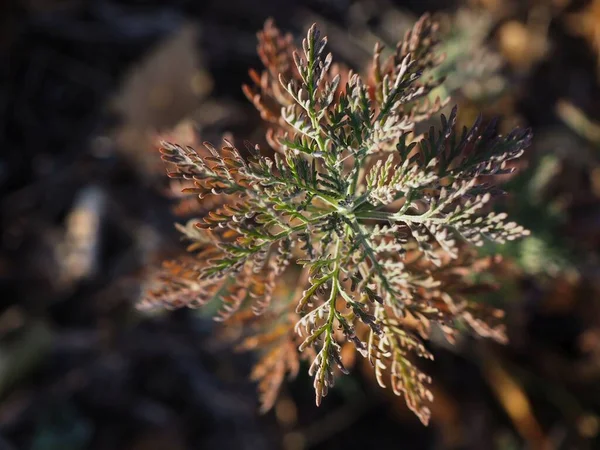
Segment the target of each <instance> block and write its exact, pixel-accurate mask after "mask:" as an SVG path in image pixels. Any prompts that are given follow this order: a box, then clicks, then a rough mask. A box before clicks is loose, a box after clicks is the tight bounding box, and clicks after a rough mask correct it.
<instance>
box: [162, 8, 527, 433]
mask: <svg viewBox="0 0 600 450" xmlns="http://www.w3.org/2000/svg"><path fill="white" fill-rule="evenodd" d="M269 27H272V25H268V27H267V28H266V31H265V32H267V31H268V32H269V33H270V34H269V35H265V34H264V33H265V32H263V35H262V37H263V42H262V44H261V45H262V50H263V52H265V51H266V52H267V53H264V54H263V56H264V58H263V60H264V61H265V63H266V64H270V67H268V68H267V70H266V71H265V73H263V75H258V74H255V75H254V76H253V79H254V81H255V82H256V85H255V86H254V88H249V87H248V88H246V93H247V94H248V96H249V97H250V98H251V99H252V101H253V102H254V103H255V105H257V107H258V108H259V110H261V112H262V114H263V117H265V118H267V119H269V120H270V121H271V122H272V123H277V124H278V128H277V130H276V132H274V133H271V141H272V142H273V143H274V145H275V147H276V152H275V153H274V155H273V153H272V152H270V153H267V152H265V151H264V150H262V149H261V148H259V147H258V146H254V145H250V144H246V149H245V150H244V151H241V150H239V149H238V148H236V146H235V145H233V144H232V143H230V142H225V145H224V146H223V147H222V148H220V149H218V148H215V147H213V146H212V145H211V144H209V143H205V144H204V146H205V147H206V149H203V150H202V152H199V151H197V150H196V149H193V148H190V147H182V146H179V145H177V144H173V143H166V142H165V143H163V147H162V150H161V151H162V153H163V159H164V160H165V161H166V162H167V163H168V164H169V166H170V167H172V168H173V169H174V170H172V171H171V173H170V176H172V177H175V178H183V179H186V180H191V181H193V187H188V188H186V191H187V192H190V193H193V194H195V195H198V196H199V198H205V197H209V196H224V198H226V199H227V201H226V202H223V203H222V204H221V205H219V206H215V207H214V208H212V209H211V210H210V211H209V212H208V213H207V214H206V215H204V216H203V217H201V218H199V219H197V220H195V221H192V222H190V223H189V224H188V225H187V226H185V227H180V228H181V230H182V232H183V233H184V234H185V236H186V237H187V238H188V239H189V240H190V241H191V242H192V243H191V245H190V247H189V250H190V251H191V252H194V253H195V254H194V255H191V256H190V258H189V259H188V260H186V261H185V262H182V263H178V264H175V266H172V267H171V269H170V271H169V272H170V278H169V280H168V282H167V283H166V284H165V285H164V286H162V287H161V288H160V289H158V290H157V291H155V292H154V295H153V300H154V301H156V300H158V301H159V302H162V303H163V304H166V305H167V306H182V305H187V306H198V305H202V304H204V303H206V302H208V301H210V300H214V299H220V300H222V302H223V306H222V307H221V310H220V312H219V314H218V319H219V320H221V321H225V322H227V321H229V322H232V323H238V324H240V323H247V321H248V318H249V317H250V316H253V315H255V316H261V315H262V316H263V317H268V318H269V319H268V320H267V321H266V322H265V321H262V322H260V321H258V322H256V323H258V324H259V326H258V330H257V334H255V335H254V337H249V338H247V339H246V340H245V341H244V343H243V344H242V346H243V347H245V348H259V349H260V348H262V347H268V348H269V349H270V350H269V351H267V352H266V353H264V354H263V359H262V360H261V362H260V363H259V365H258V366H257V367H258V369H256V370H255V373H254V375H255V377H256V378H257V379H262V380H263V381H264V382H261V391H263V394H264V395H265V396H266V397H267V399H266V403H267V405H266V406H267V407H268V406H269V405H270V404H272V401H273V399H274V397H273V394H272V393H273V392H274V391H276V390H277V388H278V386H279V384H280V383H281V382H282V380H283V375H285V373H288V372H290V373H292V374H293V373H295V372H297V370H298V366H297V356H294V357H291V356H290V349H291V348H296V345H297V344H299V345H298V347H297V348H298V351H299V352H300V353H305V354H307V355H308V354H312V356H311V357H309V359H310V360H311V365H310V370H309V371H310V374H311V375H312V376H313V377H314V388H315V392H316V403H317V405H318V404H320V402H321V400H322V398H323V397H324V396H325V395H326V394H327V391H328V389H329V388H330V387H331V386H333V384H334V380H335V377H336V374H337V372H338V371H339V372H342V373H346V372H347V370H346V368H345V366H344V361H343V360H342V356H341V345H342V343H344V342H351V343H352V345H353V346H354V347H355V348H356V350H357V351H358V352H359V353H360V354H361V355H363V356H364V357H365V358H368V359H369V360H370V361H371V362H372V364H373V367H374V370H375V373H376V376H377V380H378V382H379V383H380V384H381V385H382V386H386V385H390V387H391V388H392V390H393V391H394V392H395V393H397V394H399V395H404V396H405V399H406V402H407V405H408V407H409V408H410V409H411V410H413V411H414V412H415V413H416V415H417V416H418V417H419V418H420V419H421V421H422V422H423V423H427V422H428V420H429V415H430V412H429V409H428V407H427V403H428V402H429V401H430V400H431V398H432V395H431V392H430V391H429V389H428V387H427V385H428V383H429V382H430V379H429V377H428V376H427V375H426V374H424V373H423V372H421V371H420V370H419V369H418V367H417V365H416V364H415V363H414V357H415V356H417V357H425V358H431V357H432V355H431V353H430V352H429V351H428V350H427V348H426V346H425V344H424V341H423V340H424V339H425V338H427V336H428V334H429V331H430V329H431V326H432V324H438V325H439V326H440V328H441V330H442V331H443V332H444V333H445V334H446V335H447V336H448V337H452V335H453V333H454V331H455V330H456V327H457V323H458V322H462V323H464V324H466V325H467V326H471V328H472V329H473V330H474V331H475V332H476V333H479V334H482V335H484V336H489V337H493V338H496V339H498V340H502V339H503V335H502V333H501V331H499V330H498V329H497V328H494V327H492V326H487V325H486V323H487V322H486V318H485V317H484V318H478V314H480V313H481V311H482V309H484V308H477V307H473V305H474V304H473V303H472V302H470V301H467V300H465V299H464V296H463V294H462V293H461V294H457V292H458V291H457V290H456V289H455V288H456V286H459V285H465V284H468V283H467V282H466V281H465V280H466V279H467V278H468V276H469V273H470V271H471V270H472V269H473V267H474V266H475V265H476V262H474V260H473V258H471V259H469V258H465V256H464V255H465V254H466V253H468V252H469V251H468V250H467V249H465V245H466V244H472V245H475V246H479V245H482V244H483V243H484V242H485V241H493V242H497V243H503V242H505V241H507V240H513V239H516V238H518V237H520V236H522V235H524V234H527V231H526V230H524V229H523V228H522V227H521V226H519V225H517V224H516V223H514V222H509V221H507V220H506V214H503V213H500V214H498V213H495V212H490V210H489V208H488V206H487V205H488V203H489V202H490V201H491V199H492V197H493V196H494V195H496V194H497V193H498V192H499V189H498V188H497V187H494V185H493V183H492V182H493V179H494V175H498V174H506V173H508V172H510V171H511V170H512V169H511V168H510V161H511V160H514V159H515V158H518V157H519V156H520V155H521V154H522V153H523V149H524V148H525V147H526V146H527V145H528V144H529V141H530V139H531V134H530V132H529V131H528V130H515V131H513V132H511V133H510V134H508V135H506V136H499V135H498V134H497V132H496V126H495V123H489V124H487V125H483V123H482V120H481V119H478V120H477V121H476V122H475V123H474V124H473V126H472V127H471V128H468V129H463V130H457V127H456V120H457V111H456V108H455V109H453V110H452V112H451V113H450V115H449V117H444V116H443V115H442V116H441V124H440V128H439V129H438V130H437V131H436V130H434V129H433V128H432V129H430V131H429V133H427V134H426V136H425V138H424V139H422V140H420V141H419V142H412V140H411V137H412V136H413V135H414V134H413V129H414V127H415V124H416V123H417V122H418V121H420V120H423V119H425V118H429V117H430V116H431V115H432V114H434V113H435V112H437V111H438V110H439V109H440V108H441V107H442V103H441V102H439V101H436V102H433V103H430V102H429V101H428V100H427V96H428V94H429V93H430V92H431V90H432V89H433V88H435V87H436V86H437V85H438V84H439V83H440V82H441V80H435V79H432V78H430V77H426V76H424V73H427V72H428V71H431V69H433V68H434V67H436V65H438V64H439V63H440V62H441V61H440V58H439V57H438V56H437V53H436V52H435V48H436V45H437V44H438V39H437V24H436V23H435V22H434V21H432V20H431V18H430V17H429V16H424V17H423V18H422V19H421V20H419V22H417V24H416V25H415V26H414V27H413V29H412V30H410V31H409V32H408V33H407V34H406V36H405V38H404V40H402V41H401V42H400V43H399V44H398V46H397V48H396V49H395V51H393V52H392V53H391V54H390V56H389V57H388V58H387V59H386V61H385V62H382V59H383V58H382V53H383V48H382V47H381V46H379V45H378V46H376V48H375V52H374V57H373V65H372V68H371V73H370V76H369V77H368V81H366V82H365V81H363V79H362V78H361V77H360V76H358V75H357V74H353V73H351V72H349V71H343V70H339V69H336V70H333V69H332V56H331V54H327V53H326V52H325V47H326V38H324V37H322V36H321V34H320V33H319V31H318V29H317V27H316V26H314V25H313V26H312V27H311V28H310V29H309V30H308V33H307V36H306V38H305V39H304V40H303V43H302V49H301V50H294V49H293V48H292V44H291V42H290V40H289V39H285V38H283V37H281V36H280V35H278V34H277V32H276V31H274V30H273V28H269ZM265 38H268V39H267V40H266V41H265ZM265 42H267V44H268V45H270V47H269V46H267V48H266V50H265V47H264V45H265ZM260 48H261V47H259V49H260ZM265 55H268V57H267V56H265ZM286 58H287V59H286ZM274 67H278V68H280V69H281V70H283V71H284V73H283V74H280V75H279V76H278V79H277V81H276V83H277V85H275V84H274V83H275V79H274V77H275V76H276V74H275V70H274ZM342 80H345V81H343V82H342ZM275 86H276V87H275ZM273 105H279V109H280V113H279V114H277V113H273V112H272V111H274V106H273ZM461 267H462V269H461ZM294 270H296V272H294ZM290 273H292V274H296V275H292V276H290V275H289V274H290ZM290 279H296V280H298V281H297V283H298V284H299V289H298V290H297V295H294V296H292V297H293V298H292V300H293V302H292V303H289V302H287V303H285V302H284V301H283V300H281V302H279V298H278V297H277V296H274V292H275V289H276V288H277V284H278V281H280V280H283V281H282V282H284V283H285V282H288V283H289V280H290ZM462 292H463V293H464V292H465V290H463V291H462ZM282 348H283V349H285V350H284V351H283V352H282V351H281V349H282ZM294 355H296V353H294ZM284 356H285V357H284Z"/></svg>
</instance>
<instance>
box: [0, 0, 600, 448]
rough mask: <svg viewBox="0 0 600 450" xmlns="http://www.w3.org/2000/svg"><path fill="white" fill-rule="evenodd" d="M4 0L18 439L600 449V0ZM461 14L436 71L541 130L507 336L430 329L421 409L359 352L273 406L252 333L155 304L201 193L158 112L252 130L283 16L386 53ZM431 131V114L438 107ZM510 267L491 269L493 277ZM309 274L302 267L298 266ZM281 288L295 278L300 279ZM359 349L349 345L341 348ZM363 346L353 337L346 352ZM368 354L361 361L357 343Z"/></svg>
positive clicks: (343, 50)
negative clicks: (268, 39) (318, 384)
mask: <svg viewBox="0 0 600 450" xmlns="http://www.w3.org/2000/svg"><path fill="white" fill-rule="evenodd" d="M3 8H4V10H3V11H2V12H1V13H0V21H1V22H2V28H1V32H0V39H1V41H0V58H2V61H1V63H0V80H2V84H1V86H2V90H1V91H0V140H1V141H2V142H1V145H2V147H1V148H2V151H1V152H0V192H1V194H0V202H1V207H0V220H1V222H0V224H1V225H0V227H1V230H0V231H1V235H0V238H1V239H2V246H1V250H0V299H1V301H2V304H1V311H0V396H1V397H0V446H2V447H3V448H8V449H11V448H14V449H21V448H23V449H26V448H27V449H29V448H33V449H39V450H45V449H53V448H60V449H101V450H104V449H111V450H112V449H141V450H146V449H194V448H217V447H219V448H250V449H259V448H285V449H290V450H291V449H301V448H307V449H309V448H310V449H318V448H359V447H365V446H377V447H379V448H397V447H398V445H400V444H399V443H401V445H402V446H403V447H407V448H411V449H412V448H415V449H421V448H422V449H433V448H444V449H458V448H461V449H462V448H467V449H481V448H495V449H518V448H536V449H537V448H540V449H542V448H543V449H545V448H548V449H552V448H557V449H558V448H576V449H594V448H597V447H598V445H599V442H600V438H599V437H598V433H599V432H600V387H599V386H600V383H598V381H599V379H600V305H599V303H598V298H599V295H598V294H599V291H600V286H599V282H598V280H600V273H599V268H600V260H599V249H600V226H599V225H600V164H599V161H600V156H599V153H598V152H599V147H600V144H599V142H600V139H599V131H598V130H599V129H600V78H599V77H600V71H599V70H598V67H599V66H600V63H599V61H600V57H599V48H600V46H599V44H598V36H599V34H598V30H600V14H598V11H599V2H598V1H597V0H592V1H576V0H571V1H569V0H526V1H521V0H512V1H511V0H480V1H466V0H465V1H453V2H446V1H437V0H427V1H422V2H421V1H406V2H401V1H384V0H376V1H367V0H364V1H362V0H356V1H353V2H350V1H344V0H341V1H322V0H292V1H289V2H276V1H270V0H264V1H260V2H244V1H241V0H226V1H219V2H217V1H207V2H191V1H186V0H177V1H173V2H169V3H164V4H159V3H158V2H144V3H143V4H142V3H141V2H127V1H125V0H120V1H119V0H112V1H108V0H103V1H100V2H94V3H90V4H87V3H84V2H79V1H77V0H75V1H66V2H65V1H52V0H47V1H33V2H25V3H23V2H16V1H15V2H12V3H11V2H8V3H6V5H5V6H3ZM425 11H430V12H433V13H437V14H440V15H441V16H442V18H443V19H442V24H443V31H444V32H446V33H448V37H449V38H448V40H447V41H446V42H447V44H446V48H445V52H446V53H447V55H448V58H447V60H446V61H447V62H446V65H445V66H443V67H442V69H440V70H443V71H444V72H447V75H448V84H447V87H446V88H445V91H444V92H440V93H439V94H440V95H442V94H443V95H451V96H452V98H453V101H454V102H458V103H459V105H460V109H459V110H460V111H461V114H460V116H459V121H460V122H461V123H462V124H470V123H472V121H473V119H474V117H475V115H476V114H477V113H478V112H483V114H484V117H485V118H486V119H489V118H491V117H494V116H499V117H500V118H501V122H500V126H501V128H502V129H503V130H505V131H508V130H510V129H512V128H513V127H514V126H515V125H522V126H531V127H532V128H533V132H534V140H533V145H532V146H531V147H530V148H529V149H528V150H527V152H526V154H525V155H524V162H523V167H520V170H519V172H518V175H517V176H515V177H512V178H510V179H507V180H505V181H506V185H505V190H506V191H508V192H509V195H507V196H505V198H504V199H502V200H501V201H500V202H499V205H498V206H499V208H501V209H502V210H505V211H508V212H509V213H510V215H511V217H512V218H514V219H516V220H517V221H518V222H520V223H522V224H523V225H525V226H526V227H528V228H529V229H530V230H531V231H532V234H531V236H530V237H528V238H526V239H524V240H522V241H519V242H516V243H515V244H514V245H512V244H511V245H509V246H506V247H498V248H493V249H491V248H490V249H484V252H488V251H489V252H492V251H493V252H494V253H498V252H500V253H501V254H502V262H501V263H499V264H497V265H496V268H495V269H494V273H493V282H494V283H495V284H496V285H497V287H498V289H496V290H495V291H493V292H491V293H485V294H483V293H480V294H476V293H474V295H478V298H479V299H480V300H481V301H485V302H489V303H492V304H493V305H495V306H500V307H502V308H503V309H504V310H505V311H506V317H505V323H506V324H507V327H508V337H509V343H508V344H507V345H498V344H491V343H488V342H483V341H479V340H475V339H473V338H471V337H469V336H468V335H464V336H462V337H460V338H459V339H458V342H457V345H455V346H448V345H447V344H446V343H445V341H444V340H443V339H441V338H440V339H435V338H434V339H433V342H432V344H431V345H430V347H429V350H431V351H432V352H433V354H434V355H435V358H436V362H435V364H431V365H428V366H427V370H428V371H429V372H430V373H431V374H432V375H433V377H434V379H435V384H434V385H433V391H434V395H435V397H436V402H435V403H434V404H433V406H432V420H431V426H430V427H429V428H422V427H420V426H419V425H418V422H417V421H416V419H415V418H414V417H413V416H412V415H411V414H410V413H409V412H408V411H407V409H406V407H405V406H404V404H403V403H404V402H403V400H401V399H400V400H399V399H398V398H396V397H395V396H392V395H390V396H388V395H387V392H386V391H383V390H379V389H377V387H376V383H375V382H374V380H373V379H372V376H371V375H370V373H371V372H372V369H369V370H364V371H363V370H361V369H362V364H368V363H365V362H364V361H362V360H361V359H357V360H356V362H355V364H354V367H353V370H352V372H353V375H352V376H351V377H345V378H344V379H343V380H340V381H339V383H338V384H337V386H336V389H335V390H334V391H332V392H331V393H330V398H328V401H327V402H326V403H325V404H324V405H322V406H321V407H320V408H319V409H316V408H315V407H314V403H313V400H314V399H313V397H312V394H311V380H310V379H309V378H308V377H307V376H305V375H303V374H302V373H303V372H305V371H300V374H299V375H298V378H297V379H296V380H295V381H293V382H292V383H291V384H289V385H287V386H286V387H284V388H283V390H282V392H281V394H280V395H279V397H278V399H277V400H276V402H275V406H274V410H273V412H271V413H269V414H267V415H263V416H259V415H258V413H257V411H258V402H257V398H256V394H255V391H254V386H253V385H252V383H251V382H250V381H248V375H249V372H250V368H251V366H252V362H253V357H252V355H251V354H248V353H245V354H236V353H234V352H233V350H231V349H230V346H229V345H228V344H227V343H226V342H227V339H232V340H234V339H235V337H236V336H233V335H235V334H236V333H241V331H240V330H226V333H227V334H228V335H227V336H221V337H220V338H219V337H218V336H217V332H216V329H215V327H214V325H213V322H212V321H211V320H210V317H209V316H210V312H209V311H206V312H205V313H198V312H196V311H177V312H175V313H172V314H171V313H170V314H158V315H155V316H153V317H148V316H145V315H142V314H139V313H137V312H136V311H135V310H134V304H135V303H136V302H137V301H138V300H139V299H140V296H141V295H142V291H143V289H144V283H145V281H146V280H152V279H153V271H154V269H157V268H158V267H159V264H160V261H162V260H164V259H167V258H171V257H172V258H175V257H177V256H178V255H180V254H181V253H182V252H183V250H184V244H181V243H180V242H178V236H177V233H176V231H175V230H174V227H173V225H172V224H173V222H175V221H177V220H179V219H177V218H176V215H178V216H181V215H183V216H184V217H185V215H186V214H190V216H192V215H193V214H192V213H193V211H194V209H195V208H197V207H198V206H197V205H195V204H193V203H189V202H187V200H186V199H179V201H178V199H177V198H176V197H177V194H176V192H178V187H179V186H174V185H172V184H168V183H167V182H166V181H165V180H164V176H163V168H162V166H161V164H160V162H159V161H158V155H157V152H156V148H155V144H156V141H157V136H160V137H161V138H167V139H170V140H173V141H176V142H178V143H180V144H185V143H186V141H187V142H189V143H197V142H199V141H203V140H212V141H213V142H218V141H219V140H220V139H221V137H222V136H223V135H229V133H231V135H233V136H236V137H237V136H240V137H245V138H248V139H249V140H251V141H253V142H261V140H262V139H264V131H265V130H264V127H263V124H262V123H261V122H260V120H259V118H257V116H256V115H255V114H254V113H253V111H252V108H253V107H252V105H250V104H249V102H247V100H246V99H245V98H244V96H243V94H242V92H241V90H240V89H239V86H240V85H241V84H242V83H245V82H246V83H247V82H248V76H247V68H248V67H258V66H259V62H258V61H257V59H256V56H255V44H256V40H255V31H256V30H258V29H260V28H261V27H262V24H263V22H264V20H265V19H266V18H267V17H269V16H272V17H274V18H275V20H276V21H277V23H278V25H279V26H281V28H282V29H286V30H290V31H292V32H293V33H294V35H295V36H301V35H302V33H301V32H302V30H304V29H306V28H307V26H308V25H310V23H312V22H314V21H318V22H319V23H320V24H323V25H324V26H323V28H324V29H323V32H324V34H327V35H328V36H329V37H330V43H331V45H332V49H331V50H332V51H333V52H334V54H335V55H336V56H337V57H338V59H339V60H341V61H345V62H347V64H348V65H350V66H353V67H366V64H367V63H368V60H369V56H368V55H369V52H370V51H371V50H372V48H373V45H374V43H375V41H377V40H380V41H382V42H385V43H394V42H396V41H397V40H398V39H399V37H401V36H402V34H403V32H404V31H405V30H406V29H407V28H408V27H409V26H410V25H411V24H412V23H413V22H414V20H415V19H416V18H417V17H418V16H419V15H420V14H421V13H423V12H425ZM422 131H425V130H422ZM486 281H492V280H486ZM294 287H295V286H294V283H293V282H292V281H290V283H289V288H290V289H293V288H294ZM276 295H281V296H286V295H290V292H289V291H288V290H286V289H283V290H282V291H281V292H277V293H276ZM342 356H343V357H344V358H346V356H345V355H342ZM344 360H345V361H346V359H344ZM349 365H350V366H352V364H349Z"/></svg>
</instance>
